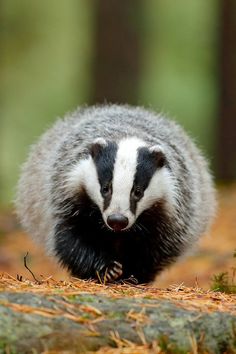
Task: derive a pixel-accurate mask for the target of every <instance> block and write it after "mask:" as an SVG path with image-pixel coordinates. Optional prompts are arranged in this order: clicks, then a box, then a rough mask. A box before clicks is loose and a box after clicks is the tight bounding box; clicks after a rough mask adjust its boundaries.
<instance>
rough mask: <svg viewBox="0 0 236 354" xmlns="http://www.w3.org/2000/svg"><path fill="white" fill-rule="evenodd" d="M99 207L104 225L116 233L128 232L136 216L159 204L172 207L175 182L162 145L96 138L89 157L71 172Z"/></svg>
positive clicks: (132, 140) (71, 176)
mask: <svg viewBox="0 0 236 354" xmlns="http://www.w3.org/2000/svg"><path fill="white" fill-rule="evenodd" d="M76 180H77V186H78V182H79V184H81V185H82V186H83V187H84V188H85V189H86V191H87V193H88V195H89V197H90V198H91V199H92V200H93V201H94V202H95V203H96V204H97V205H98V206H99V208H100V210H101V213H102V216H103V220H104V222H105V224H106V225H107V226H108V227H109V228H110V229H112V230H114V231H123V230H127V229H129V228H130V227H131V226H132V225H133V224H134V223H135V221H136V219H137V217H138V216H139V215H140V214H141V213H142V212H143V211H144V210H146V209H149V208H151V207H152V206H153V205H154V204H155V203H156V202H158V201H159V200H161V199H165V200H166V202H167V204H168V203H169V204H171V198H172V193H170V191H171V189H172V184H173V182H172V180H171V176H170V172H169V169H168V167H167V161H166V157H165V152H164V151H163V150H162V148H161V147H160V146H157V145H155V146H152V147H148V146H147V145H146V143H145V142H144V141H142V140H140V139H138V138H135V137H132V138H126V139H123V140H121V141H120V142H119V143H118V144H117V143H114V142H110V141H106V140H104V139H102V138H99V139H96V140H95V141H94V142H93V144H92V145H91V147H90V156H89V158H88V159H86V160H82V161H81V162H80V163H79V165H78V166H77V167H76V168H75V169H74V170H73V171H72V173H71V175H70V181H71V182H73V184H75V182H76Z"/></svg>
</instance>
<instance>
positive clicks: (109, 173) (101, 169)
mask: <svg viewBox="0 0 236 354" xmlns="http://www.w3.org/2000/svg"><path fill="white" fill-rule="evenodd" d="M117 150H118V146H117V144H116V143H113V142H108V143H107V145H106V146H104V147H102V149H101V151H99V153H98V154H96V156H94V163H95V166H96V169H97V174H98V180H99V183H100V186H101V188H102V187H103V186H104V185H109V184H111V182H112V179H113V171H114V164H115V159H116V154H117ZM111 196H112V189H111V193H110V194H108V195H106V196H103V198H104V206H103V207H104V210H105V209H107V208H108V206H109V204H110V201H111Z"/></svg>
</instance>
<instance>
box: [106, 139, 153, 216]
mask: <svg viewBox="0 0 236 354" xmlns="http://www.w3.org/2000/svg"><path fill="white" fill-rule="evenodd" d="M141 146H146V143H145V142H144V141H142V140H140V139H138V138H136V137H132V138H126V139H123V140H121V141H120V142H119V144H118V151H117V155H116V161H115V165H114V172H113V182H112V191H113V192H112V198H111V202H110V205H109V207H108V209H107V211H106V213H107V214H111V213H114V212H121V213H122V214H125V212H126V213H127V212H128V211H129V210H130V191H131V189H132V186H133V182H134V175H135V172H136V166H137V157H138V151H137V149H138V148H139V147H141Z"/></svg>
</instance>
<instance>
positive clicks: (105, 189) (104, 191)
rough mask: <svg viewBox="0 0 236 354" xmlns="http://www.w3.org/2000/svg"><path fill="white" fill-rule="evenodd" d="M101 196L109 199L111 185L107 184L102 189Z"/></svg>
mask: <svg viewBox="0 0 236 354" xmlns="http://www.w3.org/2000/svg"><path fill="white" fill-rule="evenodd" d="M101 194H102V196H103V197H108V196H109V195H110V194H111V184H110V183H106V184H104V185H103V186H102V188H101Z"/></svg>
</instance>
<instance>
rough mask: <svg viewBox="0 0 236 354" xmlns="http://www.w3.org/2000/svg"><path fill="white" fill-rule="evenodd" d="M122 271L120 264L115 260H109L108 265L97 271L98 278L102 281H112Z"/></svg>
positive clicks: (118, 276) (117, 277) (104, 282)
mask: <svg viewBox="0 0 236 354" xmlns="http://www.w3.org/2000/svg"><path fill="white" fill-rule="evenodd" d="M122 273H123V270H122V264H121V263H119V262H116V261H113V262H111V263H110V264H109V265H106V266H104V267H103V268H102V269H101V270H100V271H98V272H97V277H98V280H99V281H100V282H101V283H103V284H106V283H112V282H114V281H115V280H117V279H119V278H120V277H121V275H122Z"/></svg>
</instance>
